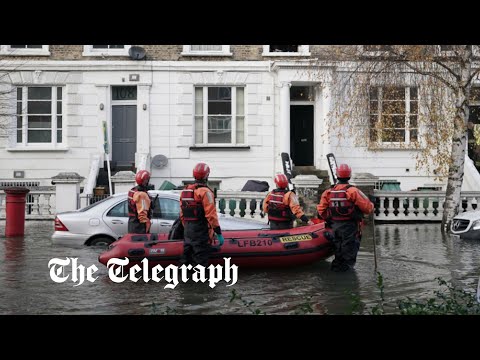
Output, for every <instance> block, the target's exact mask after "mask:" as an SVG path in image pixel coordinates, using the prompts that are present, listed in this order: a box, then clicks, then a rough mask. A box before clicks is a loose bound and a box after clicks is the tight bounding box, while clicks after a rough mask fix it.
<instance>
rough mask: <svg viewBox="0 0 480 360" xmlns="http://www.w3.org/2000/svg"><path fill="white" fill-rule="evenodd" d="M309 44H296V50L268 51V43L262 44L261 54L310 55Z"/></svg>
mask: <svg viewBox="0 0 480 360" xmlns="http://www.w3.org/2000/svg"><path fill="white" fill-rule="evenodd" d="M310 55H311V53H310V45H298V51H297V52H270V45H263V53H262V56H310Z"/></svg>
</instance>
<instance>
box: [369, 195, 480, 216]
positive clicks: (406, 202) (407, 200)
mask: <svg viewBox="0 0 480 360" xmlns="http://www.w3.org/2000/svg"><path fill="white" fill-rule="evenodd" d="M375 196H376V197H377V201H376V204H375V220H381V221H392V222H395V221H412V222H415V221H442V216H443V207H444V204H445V192H443V191H379V190H375ZM461 197H462V209H461V210H460V211H463V212H464V211H470V210H475V209H477V204H478V201H480V192H479V191H475V192H473V191H469V192H466V191H465V192H462V194H461Z"/></svg>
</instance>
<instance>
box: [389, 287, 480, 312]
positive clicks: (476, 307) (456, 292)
mask: <svg viewBox="0 0 480 360" xmlns="http://www.w3.org/2000/svg"><path fill="white" fill-rule="evenodd" d="M437 281H438V283H439V285H440V286H442V287H443V288H444V289H443V290H438V291H435V297H433V298H430V299H427V300H426V301H421V302H419V301H415V300H413V299H411V298H407V300H403V301H400V302H399V303H398V308H399V310H400V314H402V315H480V303H478V302H477V300H476V297H475V294H474V293H471V292H467V291H465V290H463V289H457V288H455V287H454V286H453V285H452V284H449V283H447V282H446V281H445V280H442V279H440V278H437Z"/></svg>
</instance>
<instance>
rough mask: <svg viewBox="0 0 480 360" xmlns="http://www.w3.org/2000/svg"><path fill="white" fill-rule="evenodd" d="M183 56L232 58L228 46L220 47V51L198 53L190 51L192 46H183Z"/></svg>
mask: <svg viewBox="0 0 480 360" xmlns="http://www.w3.org/2000/svg"><path fill="white" fill-rule="evenodd" d="M181 55H183V56H232V53H231V52H230V45H222V50H221V51H198V50H192V45H183V51H182V53H181Z"/></svg>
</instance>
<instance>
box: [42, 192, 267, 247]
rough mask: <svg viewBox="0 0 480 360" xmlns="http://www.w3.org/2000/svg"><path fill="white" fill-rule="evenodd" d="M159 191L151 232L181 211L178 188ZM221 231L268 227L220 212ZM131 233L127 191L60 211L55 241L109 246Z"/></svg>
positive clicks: (162, 228) (166, 227)
mask: <svg viewBox="0 0 480 360" xmlns="http://www.w3.org/2000/svg"><path fill="white" fill-rule="evenodd" d="M148 193H149V195H150V196H151V197H152V198H155V197H156V196H157V194H158V199H157V201H156V204H155V207H154V211H153V217H152V227H151V230H150V232H151V233H168V232H169V231H170V228H171V226H172V224H173V222H174V221H175V219H177V218H178V216H179V214H180V202H179V199H180V194H179V192H178V191H160V190H152V191H149V192H148ZM218 217H219V222H220V227H221V228H222V230H249V229H252V230H253V229H269V226H268V225H267V224H266V223H264V222H260V221H255V220H251V219H244V218H237V217H232V216H229V215H224V214H218ZM127 232H128V206H127V193H121V194H115V195H113V196H110V197H108V198H106V199H103V200H101V201H99V202H96V203H94V204H92V205H90V206H87V207H85V208H83V209H80V210H77V211H69V212H64V213H59V214H57V217H56V218H55V232H54V233H53V235H52V242H53V243H54V244H61V245H73V246H82V245H109V244H111V243H112V242H114V241H115V240H118V239H119V238H120V237H122V236H123V235H125V234H127Z"/></svg>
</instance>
